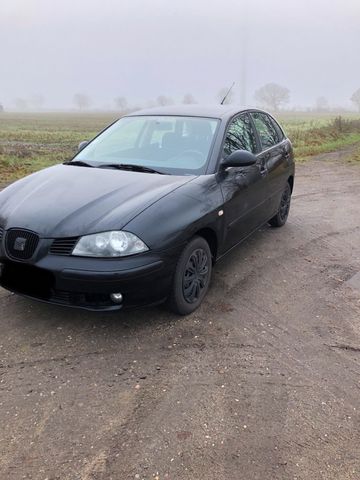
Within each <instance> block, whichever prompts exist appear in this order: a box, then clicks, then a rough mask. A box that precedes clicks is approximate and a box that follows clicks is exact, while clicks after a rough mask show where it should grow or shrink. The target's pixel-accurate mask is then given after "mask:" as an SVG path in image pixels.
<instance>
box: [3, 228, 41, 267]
mask: <svg viewBox="0 0 360 480" xmlns="http://www.w3.org/2000/svg"><path fill="white" fill-rule="evenodd" d="M38 243H39V235H37V234H36V233H34V232H30V231H29V230H21V229H18V228H12V229H11V230H9V231H8V232H7V234H6V238H5V245H6V250H7V253H8V254H9V256H10V257H12V258H15V259H17V260H29V258H31V257H32V256H33V255H34V253H35V250H36V247H37V246H38Z"/></svg>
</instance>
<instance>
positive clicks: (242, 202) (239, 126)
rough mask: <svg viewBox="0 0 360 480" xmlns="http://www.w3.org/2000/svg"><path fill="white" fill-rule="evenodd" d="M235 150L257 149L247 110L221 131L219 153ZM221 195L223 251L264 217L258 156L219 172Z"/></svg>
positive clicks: (264, 195)
mask: <svg viewBox="0 0 360 480" xmlns="http://www.w3.org/2000/svg"><path fill="white" fill-rule="evenodd" d="M235 150H248V151H250V152H252V153H254V154H257V152H258V151H259V145H258V143H257V137H256V134H255V129H254V126H253V123H252V121H251V119H250V117H249V115H248V114H247V113H243V114H241V115H239V116H237V117H235V118H234V119H233V120H232V121H231V123H230V125H229V127H228V129H227V132H226V134H225V142H224V148H223V155H224V156H227V155H230V153H232V152H233V151H235ZM219 180H220V187H221V190H222V194H223V198H224V220H225V232H224V242H223V245H224V252H225V251H226V250H229V249H230V248H231V247H233V246H234V245H236V244H237V243H239V242H240V241H241V240H242V239H243V238H245V237H246V236H247V235H249V234H250V233H251V232H252V231H254V230H255V229H256V228H257V227H259V226H260V225H262V224H263V223H264V222H266V220H267V217H266V215H267V208H266V200H267V168H266V164H265V163H264V162H263V161H262V159H260V158H259V159H258V162H257V163H256V164H254V165H252V166H249V167H231V168H227V169H226V170H225V171H222V172H220V173H219Z"/></svg>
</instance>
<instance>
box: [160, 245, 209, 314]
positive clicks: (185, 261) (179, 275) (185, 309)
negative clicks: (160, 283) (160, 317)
mask: <svg viewBox="0 0 360 480" xmlns="http://www.w3.org/2000/svg"><path fill="white" fill-rule="evenodd" d="M211 271H212V258H211V251H210V247H209V244H208V243H207V241H206V240H205V239H204V238H202V237H194V238H193V239H192V240H191V241H190V242H189V243H188V245H187V246H186V247H185V248H184V250H183V251H182V253H181V255H180V258H179V260H178V263H177V265H176V269H175V274H174V279H173V285H172V292H171V295H170V298H169V307H170V308H171V310H172V311H173V312H175V313H177V314H178V315H188V314H189V313H191V312H193V311H194V310H196V309H197V308H198V307H199V306H200V304H201V302H202V301H203V299H204V297H205V295H206V292H207V291H208V288H209V285H210V279H211Z"/></svg>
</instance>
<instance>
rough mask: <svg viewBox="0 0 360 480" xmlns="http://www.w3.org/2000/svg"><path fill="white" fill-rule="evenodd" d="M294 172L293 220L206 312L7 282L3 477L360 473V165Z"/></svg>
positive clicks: (231, 278) (248, 252)
mask: <svg viewBox="0 0 360 480" xmlns="http://www.w3.org/2000/svg"><path fill="white" fill-rule="evenodd" d="M343 155H344V154H342V153H334V154H330V155H329V154H327V155H322V156H319V157H315V158H314V159H313V160H312V161H310V162H309V163H307V164H306V165H299V166H298V169H297V178H296V182H295V183H296V188H295V192H294V196H293V203H292V210H291V212H290V217H289V221H288V223H287V225H286V226H285V227H284V228H282V229H271V228H263V229H262V230H261V231H259V232H258V233H256V234H255V235H254V236H252V238H250V239H249V240H248V241H246V242H245V243H244V244H243V245H242V246H240V247H239V248H238V249H237V250H236V251H235V252H233V253H232V254H230V255H229V256H228V257H227V258H226V259H225V260H223V261H222V262H221V263H219V264H218V265H217V266H216V267H215V272H214V279H213V283H212V288H211V290H210V292H209V294H208V297H207V300H206V302H205V304H204V305H203V307H202V308H201V309H200V310H199V311H198V312H197V313H195V314H193V315H191V316H189V317H186V318H177V317H175V316H174V315H172V314H170V313H168V312H167V311H166V309H165V308H163V307H159V308H152V309H148V310H138V311H131V312H124V313H121V314H96V313H88V312H81V311H73V310H69V309H61V308H57V307H53V306H47V305H44V304H38V303H35V302H32V301H30V300H26V299H22V298H20V297H17V296H14V295H11V294H9V293H8V292H6V291H5V290H1V289H0V322H1V323H0V325H1V337H0V478H1V479H4V480H19V479H36V480H38V479H39V480H45V479H47V480H55V479H56V480H111V479H113V480H127V479H146V480H150V479H158V480H160V479H161V480H162V479H171V480H174V479H175V480H215V479H216V480H224V479H231V480H238V479H239V480H242V479H244V480H255V479H259V480H269V479H298V480H300V479H301V480H302V479H303V480H313V479H314V480H315V479H316V480H319V479H334V480H335V479H336V480H343V479H359V478H360V274H359V273H358V272H359V271H360V241H359V239H360V168H359V167H355V166H348V165H345V164H344V163H342V161H341V160H342V156H343Z"/></svg>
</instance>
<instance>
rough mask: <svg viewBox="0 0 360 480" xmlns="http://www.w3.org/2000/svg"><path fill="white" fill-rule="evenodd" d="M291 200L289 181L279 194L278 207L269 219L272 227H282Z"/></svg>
mask: <svg viewBox="0 0 360 480" xmlns="http://www.w3.org/2000/svg"><path fill="white" fill-rule="evenodd" d="M290 202H291V187H290V185H289V183H288V182H287V183H286V187H285V190H284V191H283V194H282V195H281V200H280V205H279V209H278V211H277V214H276V215H275V216H274V217H273V218H272V219H271V220H270V221H269V223H270V225H271V226H272V227H282V226H283V225H285V223H286V220H287V218H288V215H289V211H290Z"/></svg>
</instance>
